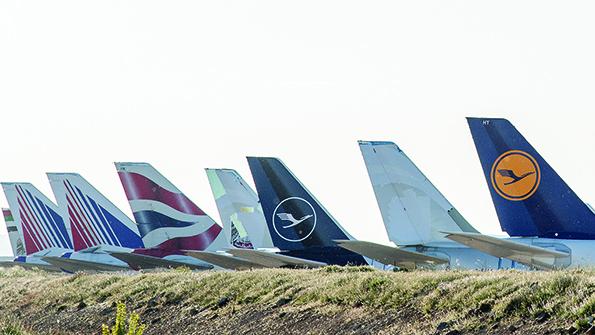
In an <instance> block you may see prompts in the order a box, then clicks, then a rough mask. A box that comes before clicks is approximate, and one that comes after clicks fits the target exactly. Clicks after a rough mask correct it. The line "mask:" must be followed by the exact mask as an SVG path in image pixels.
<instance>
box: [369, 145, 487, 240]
mask: <svg viewBox="0 0 595 335" xmlns="http://www.w3.org/2000/svg"><path fill="white" fill-rule="evenodd" d="M358 143H359V148H360V150H361V152H362V156H363V157H364V162H365V164H366V168H367V170H368V175H369V177H370V182H371V183H372V187H373V188H374V194H375V195H376V201H377V202H378V207H379V208H380V212H381V214H382V219H383V221H384V226H385V227H386V231H387V233H388V236H389V239H390V240H391V241H392V242H394V243H395V244H397V245H419V244H427V243H431V242H443V241H446V239H445V237H444V234H443V233H441V232H443V231H456V232H477V231H476V230H475V229H474V228H473V227H472V226H470V225H469V224H468V223H467V221H465V220H464V219H463V218H462V216H461V215H460V214H458V211H457V210H456V209H455V208H454V207H453V206H452V205H451V204H450V202H448V200H447V199H446V198H445V197H444V196H443V195H442V193H440V191H438V189H437V188H436V187H435V186H434V185H433V184H432V183H431V182H430V180H429V179H428V178H426V176H425V175H424V174H423V173H422V172H421V171H420V170H419V169H418V168H417V166H415V164H414V163H413V162H412V161H411V160H410V159H409V157H407V155H406V154H405V153H404V152H403V151H402V150H401V149H400V148H399V147H398V146H397V145H396V144H394V143H393V142H370V141H359V142H358ZM455 218H458V219H455Z"/></svg>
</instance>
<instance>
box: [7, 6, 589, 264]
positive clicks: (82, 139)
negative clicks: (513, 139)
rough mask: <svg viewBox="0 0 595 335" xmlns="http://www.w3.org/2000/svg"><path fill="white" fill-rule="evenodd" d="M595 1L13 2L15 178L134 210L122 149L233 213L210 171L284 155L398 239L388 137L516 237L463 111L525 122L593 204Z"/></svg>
mask: <svg viewBox="0 0 595 335" xmlns="http://www.w3.org/2000/svg"><path fill="white" fill-rule="evenodd" d="M594 13H595V3H593V2H591V1H573V2H559V1H558V2H548V1H523V2H519V1H499V2H484V1H456V2H452V1H386V2H380V1H359V2H353V1H344V0H341V1H319V0H317V1H292V2H286V1H278V0H275V1H159V2H158V1H147V0H142V1H120V0H118V1H92V2H91V1H79V0H77V1H27V2H22V1H2V2H0V115H1V119H0V122H1V123H0V124H1V126H2V128H1V133H0V144H1V145H2V161H1V164H0V180H2V181H28V182H32V183H34V184H35V185H36V186H37V187H38V188H40V189H41V190H42V191H43V192H44V193H46V194H47V195H49V196H50V197H51V198H53V195H52V193H51V190H50V187H49V184H48V183H47V179H46V176H45V172H50V171H51V172H63V171H66V172H78V173H80V174H82V175H83V176H84V177H85V178H86V179H87V180H89V181H90V182H91V183H93V184H94V185H95V186H96V187H97V188H98V189H99V190H100V191H101V192H103V193H104V194H105V195H106V196H107V197H108V198H110V199H112V200H113V201H114V203H116V205H118V206H119V207H120V208H121V209H123V210H124V211H125V213H127V214H129V215H130V213H131V212H130V209H129V207H128V204H127V202H126V198H125V195H124V192H123V190H122V187H121V185H120V182H119V179H118V177H117V175H116V173H115V168H114V166H113V162H114V161H147V162H150V163H151V164H153V165H154V166H155V167H157V168H158V169H159V170H160V171H161V172H162V173H163V174H164V175H165V176H166V177H168V178H169V179H170V180H171V181H172V182H173V183H174V184H176V185H177V186H178V187H179V188H180V189H181V190H183V191H184V192H185V193H186V194H187V195H188V196H189V197H190V198H191V199H193V200H194V201H195V202H196V203H197V204H198V205H199V206H200V207H202V208H203V209H204V210H205V211H206V212H207V213H209V214H210V215H211V216H213V217H214V218H215V219H216V220H217V221H219V214H218V212H217V210H216V207H215V203H214V200H213V198H212V195H211V191H210V188H209V186H208V181H207V179H206V175H205V173H204V170H203V168H205V167H226V168H234V169H237V170H238V171H239V172H240V173H241V174H242V175H243V176H244V177H245V178H246V179H249V180H250V182H251V176H250V172H249V169H248V166H247V164H246V160H245V156H246V155H265V156H277V157H279V158H281V159H283V160H284V162H285V163H286V164H287V165H288V166H289V168H290V169H292V170H293V172H294V173H295V174H296V175H297V176H298V177H299V178H300V179H301V180H302V182H303V183H304V184H305V185H306V186H307V187H308V188H309V189H310V190H311V191H312V193H314V194H315V195H316V196H317V197H318V199H319V200H320V201H321V202H323V204H324V205H325V206H326V207H327V209H328V210H329V211H330V212H331V213H332V214H333V216H335V217H336V218H337V219H338V220H340V223H341V224H342V225H343V226H344V227H345V228H346V229H347V230H348V231H349V232H350V233H352V234H353V235H354V236H355V237H357V238H359V239H364V240H371V241H376V242H382V243H386V242H387V241H388V239H387V237H386V233H385V230H384V227H383V225H382V221H381V217H380V213H379V211H378V208H377V205H376V201H375V198H374V194H373V192H372V188H371V186H370V183H369V181H368V176H367V173H366V170H365V166H364V164H363V160H362V158H361V155H360V152H359V149H358V146H357V142H356V141H357V140H359V139H362V140H390V141H395V142H396V143H398V144H399V145H400V146H401V148H402V149H403V150H404V151H405V152H406V153H407V154H408V155H409V157H410V158H411V159H413V160H414V162H416V164H418V166H419V167H420V168H421V169H422V171H423V172H424V173H425V174H426V175H427V176H428V178H430V180H432V182H434V184H435V185H436V186H437V187H438V188H439V189H440V190H441V191H442V192H443V193H444V195H445V196H446V197H447V198H448V199H449V200H450V201H451V202H452V203H453V205H455V206H456V207H457V208H458V210H459V211H460V212H461V213H462V214H463V215H464V216H465V217H466V218H467V220H469V221H470V222H471V224H473V225H474V226H475V227H477V228H478V229H479V230H480V231H482V232H484V233H488V234H501V230H500V226H499V224H498V220H497V217H496V213H495V211H494V208H493V205H492V201H491V199H490V196H489V192H488V188H487V185H486V182H485V180H484V177H483V173H482V171H481V167H480V164H479V160H478V159H477V154H476V152H475V147H474V145H473V141H472V139H471V136H470V132H469V129H468V127H467V124H466V121H465V116H491V117H505V118H508V119H510V120H511V121H512V122H513V123H514V124H515V125H516V127H517V128H518V129H519V130H521V131H522V132H523V134H524V135H525V137H526V138H527V139H528V140H529V141H530V142H531V143H532V144H533V145H534V146H535V147H536V148H537V149H538V150H539V151H540V153H541V154H542V155H543V156H544V157H545V158H546V159H547V160H548V162H549V163H550V164H551V165H552V166H553V167H554V169H556V170H557V172H558V173H559V174H560V175H561V176H562V177H563V178H564V179H565V180H566V181H567V183H569V185H570V186H571V187H572V188H573V189H574V190H575V191H576V192H577V193H578V195H579V196H580V197H581V198H582V199H583V200H585V201H586V202H595V187H594V186H595V178H594V176H593V172H594V171H595V157H594V155H593V145H594V144H595V131H593V127H594V124H595V116H594V115H595V113H594V112H595V98H594V97H595V94H594V92H595V43H593V38H594V32H595V20H593V14H594ZM0 204H2V205H3V206H6V205H7V203H6V200H5V199H4V198H3V197H1V196H0ZM10 253H11V252H10V248H9V245H8V240H7V237H6V231H5V229H0V254H4V255H9V254H10Z"/></svg>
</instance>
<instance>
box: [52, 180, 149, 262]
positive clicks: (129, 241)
mask: <svg viewBox="0 0 595 335" xmlns="http://www.w3.org/2000/svg"><path fill="white" fill-rule="evenodd" d="M47 175H48V179H49V180H50V185H51V186H52V190H53V192H54V195H55V197H56V200H57V202H58V206H60V209H61V211H62V213H63V215H64V216H65V217H67V218H68V220H69V224H70V226H71V230H72V239H73V242H74V243H73V244H74V250H75V251H78V250H83V249H87V248H90V247H95V246H99V245H110V246H116V247H124V248H142V247H143V243H142V240H141V238H140V234H139V233H138V228H137V226H136V225H135V224H134V222H132V220H130V218H128V217H127V216H126V214H124V213H123V212H122V211H121V210H120V209H118V208H117V207H116V206H115V205H114V204H113V203H112V202H111V201H109V200H108V199H107V198H106V197H105V196H103V195H102V194H101V193H100V192H99V191H97V189H95V188H94V187H93V186H92V185H91V184H89V182H87V181H86V180H85V179H84V178H83V177H81V176H80V175H79V174H76V173H48V174H47Z"/></svg>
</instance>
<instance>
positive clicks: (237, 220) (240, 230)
mask: <svg viewBox="0 0 595 335" xmlns="http://www.w3.org/2000/svg"><path fill="white" fill-rule="evenodd" d="M206 172H207V177H208V178H209V183H210V185H211V190H212V191H213V197H214V198H215V203H216V204H217V209H218V210H219V215H220V216H221V221H222V222H223V229H224V230H225V231H226V234H229V236H228V239H229V240H230V241H231V242H232V244H234V243H240V242H241V241H249V243H251V244H252V245H253V246H254V247H255V248H257V249H262V248H273V242H272V241H271V235H270V233H269V230H268V227H267V224H266V221H265V219H264V215H263V213H262V207H261V206H260V203H259V202H258V196H257V195H256V192H254V190H253V189H252V188H251V187H250V186H249V185H248V184H247V183H246V181H245V180H244V179H243V178H242V177H241V176H240V175H239V174H238V173H237V172H236V171H235V170H232V169H206ZM234 229H235V230H236V231H237V237H238V238H239V239H235V240H234V239H232V238H231V237H232V236H233V235H234V234H233V230H234Z"/></svg>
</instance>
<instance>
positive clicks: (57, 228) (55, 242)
mask: <svg viewBox="0 0 595 335" xmlns="http://www.w3.org/2000/svg"><path fill="white" fill-rule="evenodd" d="M2 188H3V189H4V194H5V195H6V199H7V200H8V205H9V207H10V213H11V214H12V219H13V220H14V224H15V226H16V228H17V231H19V232H20V234H21V237H22V240H23V244H24V249H25V254H26V255H31V254H34V253H37V252H39V251H43V250H47V249H56V248H58V249H65V250H70V249H72V239H71V235H70V231H69V229H68V227H67V225H66V224H65V222H64V218H63V217H62V216H61V215H60V211H59V209H58V207H57V206H56V205H55V204H54V203H53V202H52V201H51V200H50V199H48V198H47V197H46V196H45V195H44V194H43V193H41V192H40V191H39V190H38V189H37V188H35V187H34V186H33V185H31V184H29V183H2Z"/></svg>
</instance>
